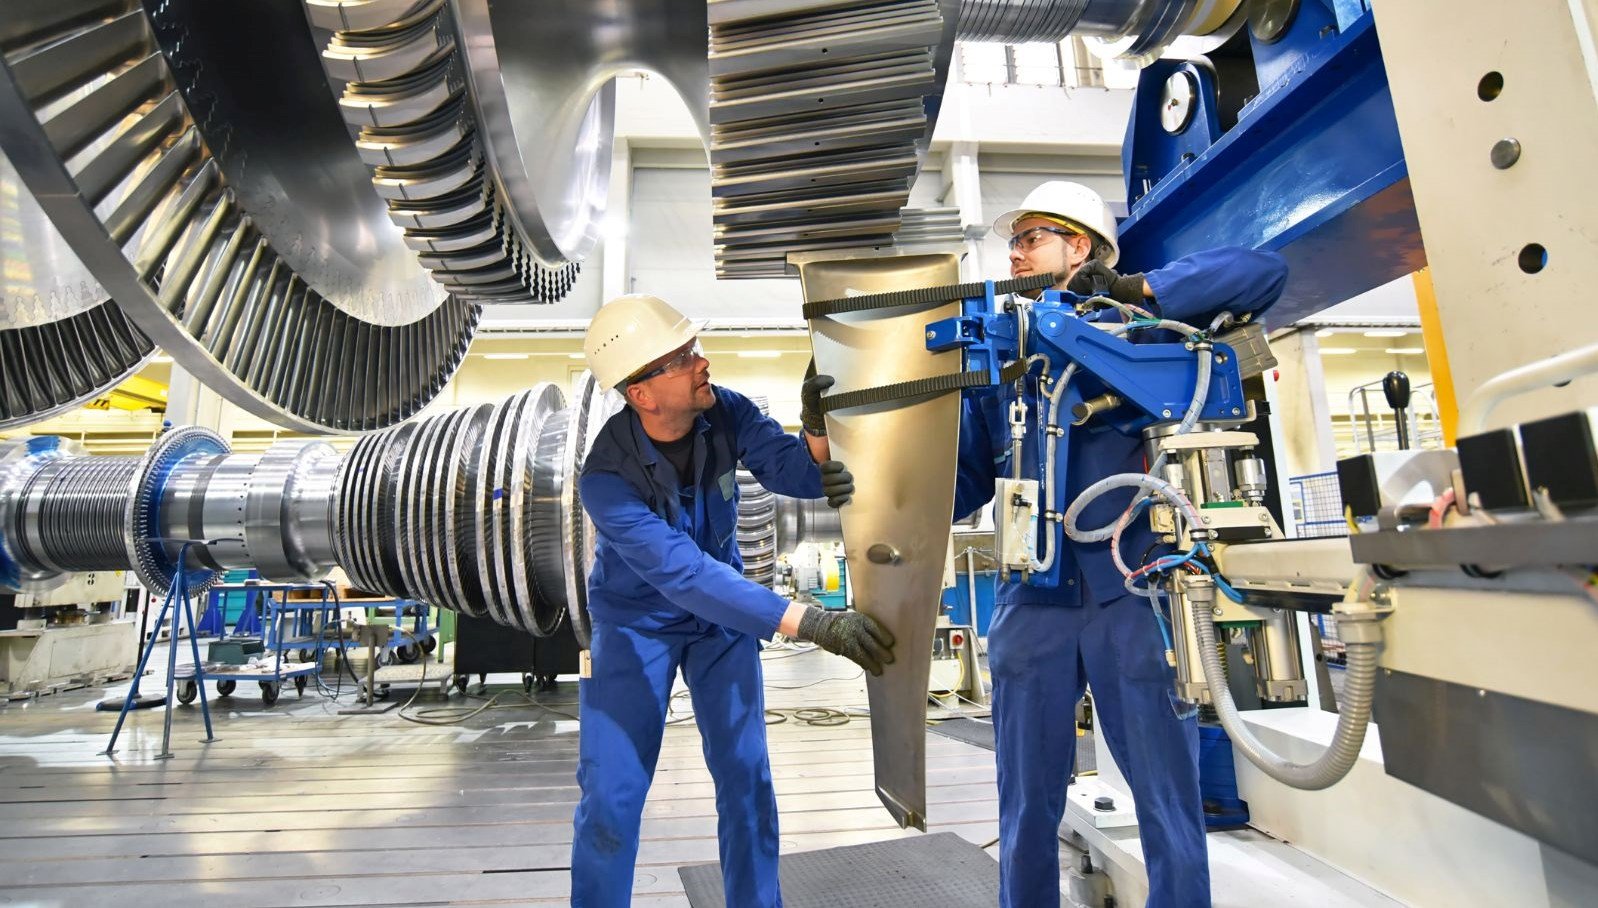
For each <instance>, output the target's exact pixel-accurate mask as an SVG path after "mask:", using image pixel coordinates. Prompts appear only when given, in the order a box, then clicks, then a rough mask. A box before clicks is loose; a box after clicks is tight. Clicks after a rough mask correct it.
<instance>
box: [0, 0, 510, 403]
mask: <svg viewBox="0 0 1598 908" xmlns="http://www.w3.org/2000/svg"><path fill="white" fill-rule="evenodd" d="M156 14H157V19H158V20H159V24H158V25H156V24H152V20H151V19H150V18H149V17H147V16H146V13H145V11H144V10H143V8H142V7H140V6H139V5H138V4H136V3H133V2H130V0H109V2H96V0H88V2H76V3H58V4H44V3H29V4H26V5H23V6H21V7H20V8H12V9H10V10H9V16H8V18H7V19H6V21H5V22H4V25H3V26H0V64H3V65H0V149H3V150H4V151H5V153H6V154H7V155H8V156H9V158H10V161H11V163H12V165H13V166H14V167H15V169H16V171H17V174H18V176H19V177H20V179H21V181H22V182H23V183H24V184H25V185H26V186H27V187H28V189H29V190H30V191H31V193H32V194H33V196H34V198H36V199H37V200H38V201H39V204H40V206H41V208H42V209H43V210H44V212H45V213H46V214H47V215H48V216H49V218H50V220H51V221H52V222H53V223H54V224H55V226H56V228H57V230H59V231H60V233H61V235H62V236H63V237H64V238H65V240H66V242H67V244H68V245H69V246H70V247H71V249H72V251H73V252H74V253H75V254H76V256H77V258H78V259H79V260H80V261H81V262H82V263H83V265H84V266H85V267H86V268H87V269H88V270H89V272H90V273H92V274H93V276H94V277H95V279H96V280H97V281H98V282H99V283H100V285H101V286H102V287H104V289H105V291H106V292H107V294H108V295H109V296H110V297H111V298H112V299H114V300H115V301H116V303H117V305H118V306H120V307H121V309H122V310H123V312H125V313H126V314H127V315H128V316H129V317H130V318H131V319H132V320H133V322H134V323H135V324H137V325H138V327H139V329H140V331H142V332H143V334H144V335H145V336H146V337H148V338H149V339H150V340H153V341H155V342H156V343H157V344H159V345H160V346H161V347H162V348H164V349H166V350H167V351H168V352H170V353H171V354H172V355H173V357H174V358H175V359H176V360H177V361H179V362H180V363H181V364H182V365H183V367H184V368H185V369H186V370H187V371H189V372H190V373H192V374H193V375H195V376H196V377H197V378H199V379H200V380H201V381H203V382H205V383H206V384H207V385H209V386H210V387H212V388H214V389H215V390H217V391H218V392H219V393H221V394H222V395H223V396H225V397H227V398H228V399H229V400H231V401H232V402H234V403H235V404H237V405H239V406H241V407H243V408H244V409H246V410H249V411H251V412H253V413H255V414H257V415H260V416H262V417H265V418H267V419H270V420H272V421H274V422H277V423H279V424H280V425H285V426H290V427H294V428H299V429H303V430H307V431H327V430H335V431H360V430H366V429H373V428H379V427H381V426H385V425H389V424H392V423H394V422H397V421H399V420H402V419H405V418H407V417H409V416H410V415H412V414H414V413H416V412H417V411H418V410H420V409H421V408H422V406H424V405H425V404H426V403H427V402H428V401H429V400H431V399H432V397H433V396H434V395H435V394H437V392H438V390H439V389H440V388H442V387H443V385H444V382H445V381H446V380H447V379H448V378H449V376H450V375H451V374H452V373H453V372H454V370H455V367H456V366H457V365H458V364H459V363H460V360H461V357H462V356H463V355H464V354H465V350H466V345H467V343H468V342H469V340H470V338H471V333H472V331H473V329H474V327H475V325H476V322H477V319H478V309H477V307H476V306H475V305H474V304H472V303H470V302H468V301H466V300H463V299H460V298H458V297H452V296H451V297H445V298H444V299H443V301H442V302H441V303H439V304H437V305H434V306H432V307H431V308H428V307H425V306H424V307H420V308H419V309H413V310H409V314H406V310H405V309H404V306H402V305H395V306H392V307H388V308H389V310H390V317H391V318H393V319H394V320H393V321H392V322H384V321H380V320H377V319H374V318H371V317H368V316H367V315H366V314H364V313H361V312H353V311H350V310H349V309H346V308H343V307H341V306H340V305H338V304H337V303H336V302H335V301H333V300H332V299H330V298H329V297H328V295H327V293H326V292H324V289H319V288H318V287H315V286H312V284H311V283H310V281H309V280H308V276H307V274H302V273H301V271H300V270H299V268H298V267H296V261H295V259H296V258H299V259H301V261H300V262H299V264H301V265H303V264H304V261H305V259H306V257H307V256H308V257H309V258H310V259H311V260H314V259H315V258H316V256H317V255H318V254H319V253H320V252H322V251H323V250H324V249H326V248H331V246H332V240H331V239H330V238H329V237H327V236H324V235H317V234H316V233H315V232H314V231H313V232H308V233H307V234H306V235H299V236H290V235H288V233H286V232H282V231H289V230H290V229H291V227H290V226H285V225H291V224H292V223H295V222H294V221H293V219H292V218H286V219H278V220H276V221H274V219H273V218H272V217H270V216H268V217H267V218H266V222H267V223H268V225H269V226H270V228H271V229H273V230H274V231H279V235H269V234H268V233H266V232H264V231H263V229H262V227H261V226H259V225H258V224H257V223H256V220H255V218H254V217H252V216H251V214H250V213H249V212H248V211H246V210H244V208H243V206H242V205H241V199H245V198H249V199H250V200H252V201H254V200H256V198H257V194H256V193H255V192H254V190H253V189H252V191H251V193H248V194H246V195H241V194H240V191H239V190H238V189H236V188H235V187H234V186H233V185H232V184H231V182H230V177H229V174H228V172H227V170H234V171H235V172H236V171H238V170H239V168H240V166H241V162H240V161H239V160H238V159H239V158H240V157H242V155H239V156H234V155H232V154H231V151H232V149H231V148H230V147H229V146H227V145H226V142H225V139H226V136H224V137H223V141H220V142H219V144H218V145H217V146H216V147H221V148H224V149H225V150H228V151H229V152H230V154H229V156H228V161H229V165H228V167H227V168H226V169H224V167H223V163H222V161H221V159H219V158H218V157H217V155H216V154H215V153H214V152H213V145H212V144H210V143H208V141H207V137H206V135H205V134H204V133H203V132H202V130H201V128H200V126H201V124H200V121H201V120H202V119H205V118H206V117H207V113H206V112H202V113H201V114H199V115H198V116H196V114H195V112H194V111H193V110H192V109H191V107H190V105H189V102H188V99H187V97H186V96H185V93H184V88H185V85H184V83H183V81H182V79H181V78H180V77H179V76H177V75H175V74H174V72H175V70H181V69H183V68H184V67H182V66H174V65H173V64H169V62H168V60H167V58H166V57H165V56H163V55H162V53H161V52H160V43H161V42H160V41H159V40H158V38H157V35H156V29H157V28H160V29H168V28H173V29H181V28H182V24H181V23H174V22H169V21H167V19H166V17H165V16H166V13H165V6H164V5H162V6H158V7H157V8H156ZM178 43H181V42H178ZM271 49H272V50H273V51H274V52H275V51H276V50H277V48H271ZM202 62H203V61H202ZM187 89H188V90H189V91H190V92H198V93H200V94H204V91H203V90H201V89H199V88H198V83H195V84H192V85H188V86H187ZM218 104H221V102H220V101H218ZM206 106H207V107H210V106H211V105H209V104H207V105H206ZM224 109H226V108H224ZM296 122H297V121H288V122H283V123H281V124H278V125H279V126H280V127H281V129H282V130H283V131H284V132H285V133H287V134H289V135H291V136H292V135H293V132H294V127H295V124H296ZM306 122H314V117H308V118H307V120H306ZM205 125H206V128H207V129H210V130H212V131H213V132H214V131H215V130H216V129H217V128H218V127H217V125H216V124H215V123H214V122H208V123H206V124H205ZM314 150H315V149H314V147H313V148H308V149H304V150H303V152H304V153H306V154H313V153H314ZM263 169H264V170H273V169H274V168H273V167H271V166H264V167H263ZM245 184H246V185H248V181H247V180H246V181H245ZM335 194H336V193H335ZM264 197H265V198H266V199H267V200H268V201H275V202H276V203H277V204H281V205H289V204H294V201H293V200H291V199H288V198H285V197H284V196H283V195H282V193H281V191H280V192H278V193H276V194H273V193H270V192H266V193H264ZM262 204H265V203H264V202H263V203H262ZM257 207H262V206H261V205H257ZM269 207H270V206H267V208H269ZM268 214H270V212H268ZM302 226H303V224H302ZM319 229H320V230H321V231H322V232H323V233H332V232H338V231H346V230H348V231H351V232H352V233H355V234H359V233H360V231H359V229H358V227H357V226H356V224H354V223H349V222H341V223H334V224H322V225H321V226H320V228H319ZM356 251H357V253H359V252H360V250H356ZM370 251H371V252H372V253H373V254H374V258H375V253H376V246H373V248H372V249H371V250H370ZM353 264H354V266H355V268H356V270H357V271H358V270H359V267H360V266H361V265H362V264H365V262H364V261H363V260H361V259H359V258H358V259H357V260H356V261H355V262H354V263H353ZM309 276H310V278H312V279H318V280H322V279H325V278H327V276H328V275H327V273H315V272H314V270H313V272H310V273H309ZM322 282H323V284H324V288H326V289H327V291H328V292H334V293H335V294H350V293H351V292H352V290H353V288H351V287H349V286H342V287H332V286H331V284H333V283H336V281H325V280H324V281H322ZM391 292H394V287H393V285H392V284H391V285H388V286H387V287H385V289H384V290H383V291H382V292H377V291H373V293H371V294H367V295H366V296H365V297H362V295H361V294H359V293H355V294H353V295H351V296H349V297H347V298H346V300H345V302H346V303H348V302H349V301H350V300H351V299H363V298H364V299H381V298H382V297H383V293H391ZM398 298H399V297H394V298H393V299H396V300H397V299H398ZM407 302H408V301H407ZM378 308H384V307H383V306H379V307H378Z"/></svg>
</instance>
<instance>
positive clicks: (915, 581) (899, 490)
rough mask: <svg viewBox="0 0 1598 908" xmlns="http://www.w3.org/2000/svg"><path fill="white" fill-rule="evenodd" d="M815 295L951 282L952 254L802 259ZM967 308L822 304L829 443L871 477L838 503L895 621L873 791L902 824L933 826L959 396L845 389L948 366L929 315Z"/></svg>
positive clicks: (956, 361) (874, 700) (855, 551)
mask: <svg viewBox="0 0 1598 908" xmlns="http://www.w3.org/2000/svg"><path fill="white" fill-rule="evenodd" d="M798 264H799V278H800V280H801V281H802V282H803V284H804V294H805V300H806V302H807V303H814V302H817V301H822V300H838V299H841V298H844V297H850V296H854V295H856V294H859V293H883V292H888V291H894V290H902V289H906V288H913V287H930V286H940V285H947V284H952V283H955V282H956V281H957V280H958V279H959V276H960V269H959V260H958V258H957V257H956V256H954V255H952V254H944V255H914V256H897V257H892V258H879V257H865V256H862V257H858V258H852V259H831V260H827V259H820V258H819V257H817V258H815V259H807V258H800V259H799V262H798ZM959 314H960V301H959V300H949V301H945V302H937V303H933V304H930V305H907V306H899V307H896V308H892V309H878V310H873V311H866V312H855V313H847V314H844V313H839V314H834V315H823V316H817V317H814V318H812V319H811V321H810V331H811V343H812V345H813V346H814V348H815V355H816V370H817V371H818V372H820V373H822V374H824V375H831V376H833V377H834V378H836V379H837V384H836V385H834V386H833V391H832V393H831V394H830V395H829V396H828V398H827V400H828V406H829V407H830V408H833V409H829V411H828V413H827V439H828V441H829V442H830V443H831V447H832V456H833V457H835V458H837V459H838V460H841V461H843V462H844V463H846V464H848V465H849V468H850V469H851V470H852V471H854V472H856V473H857V474H858V475H859V476H861V477H862V478H864V477H870V479H869V481H862V482H861V483H860V484H859V488H858V489H857V491H856V492H855V494H854V499H853V501H851V502H850V503H848V504H846V505H844V506H843V507H842V508H840V509H839V515H840V517H841V519H842V521H843V540H844V550H845V552H846V553H847V554H848V559H849V582H850V584H851V585H852V587H853V590H854V601H855V608H857V609H859V610H860V611H863V612H866V613H867V614H869V615H871V616H873V617H875V618H876V619H877V620H879V621H881V622H882V623H883V624H885V625H886V626H887V628H888V630H889V631H891V632H892V633H893V636H894V638H895V640H896V644H895V647H894V662H893V664H892V665H889V666H888V667H887V668H886V669H885V670H884V671H883V673H882V675H881V676H880V677H872V678H868V679H867V680H866V692H867V694H868V695H869V697H870V701H871V743H872V752H873V754H874V758H875V761H876V773H877V796H878V797H879V798H881V799H882V803H883V805H884V806H885V807H887V808H888V811H889V813H891V814H893V817H894V819H896V820H898V821H899V825H901V826H915V827H918V828H920V829H923V830H924V829H926V822H927V803H926V801H927V797H926V740H927V729H926V717H927V675H928V672H929V671H930V670H931V662H932V645H931V642H932V634H933V627H934V626H935V625H936V623H937V618H938V607H939V606H938V601H939V593H940V591H941V588H942V585H943V582H942V581H943V565H944V560H945V558H946V553H947V551H948V542H949V528H950V524H951V520H952V516H951V515H952V512H953V511H954V476H955V455H956V448H957V443H958V441H959V428H960V397H959V395H958V394H948V393H944V394H928V393H922V394H921V395H920V396H914V397H904V396H902V395H899V396H895V395H894V394H891V393H889V394H882V395H878V397H879V398H880V399H875V400H869V399H862V400H860V401H859V402H857V403H854V404H851V405H847V406H842V407H839V406H838V404H839V403H841V402H842V401H843V400H847V398H846V397H845V395H850V394H856V395H857V396H858V393H859V392H871V391H873V390H876V389H884V388H890V387H891V386H895V385H901V383H904V382H915V381H922V380H927V379H935V378H938V377H940V376H949V375H952V374H953V373H957V372H959V371H960V366H961V362H960V354H959V353H958V352H950V353H940V354H935V355H934V354H929V353H928V352H927V350H926V343H925V337H926V326H927V324H928V323H929V322H934V321H937V320H939V319H942V318H950V317H953V316H957V315H959Z"/></svg>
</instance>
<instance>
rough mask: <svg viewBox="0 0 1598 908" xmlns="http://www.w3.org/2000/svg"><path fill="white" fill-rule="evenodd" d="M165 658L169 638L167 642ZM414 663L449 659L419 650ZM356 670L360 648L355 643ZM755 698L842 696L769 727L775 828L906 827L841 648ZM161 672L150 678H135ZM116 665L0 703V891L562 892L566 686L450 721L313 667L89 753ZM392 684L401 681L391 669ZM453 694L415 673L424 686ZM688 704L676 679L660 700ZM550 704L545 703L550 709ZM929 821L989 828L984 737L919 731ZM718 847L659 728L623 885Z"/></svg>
mask: <svg viewBox="0 0 1598 908" xmlns="http://www.w3.org/2000/svg"><path fill="white" fill-rule="evenodd" d="M159 664H162V665H164V659H163V660H161V661H160V662H159ZM428 668H429V671H430V673H431V672H434V671H436V672H439V673H442V672H443V671H444V666H440V665H438V664H437V663H432V664H429V666H428ZM357 670H359V665H358V664H357ZM766 679H767V688H768V693H767V698H768V706H770V707H772V708H775V709H784V710H786V709H793V708H796V707H806V706H827V707H833V708H836V709H841V710H845V711H850V712H853V713H854V714H855V716H854V718H852V719H851V721H849V722H848V723H847V724H845V725H841V726H834V727H816V726H810V725H805V724H803V723H800V722H798V721H795V720H793V719H791V718H790V719H789V720H788V721H786V722H784V723H782V724H777V725H773V726H771V727H770V728H769V739H770V747H771V755H772V765H773V772H774V775H775V777H776V786H777V798H778V806H779V809H780V810H781V817H782V819H781V826H782V848H783V850H784V851H798V850H808V849H814V848H826V847H831V846H835V845H846V844H854V843H859V842H869V841H877V840H882V839H891V838H898V837H901V836H907V835H919V833H917V832H915V831H909V832H906V831H902V830H899V829H898V828H897V827H895V826H894V825H893V822H892V821H891V820H890V819H889V816H888V813H887V811H886V810H884V809H883V808H882V807H881V806H880V804H879V803H878V801H877V798H876V795H875V793H874V792H873V788H872V784H873V783H872V763H871V741H870V726H869V722H868V720H867V719H866V717H865V716H864V706H865V702H866V699H865V685H864V682H863V679H862V677H861V675H860V673H859V671H858V670H857V669H855V668H854V666H853V665H851V664H850V663H848V662H846V661H844V660H842V659H839V658H836V657H833V656H830V655H827V654H825V653H821V652H806V653H802V654H795V653H794V652H793V651H788V650H773V651H770V652H769V653H768V656H767V659H766ZM160 685H161V682H160V681H159V680H155V679H146V682H145V690H147V691H149V690H154V689H156V688H157V687H159V686H160ZM125 690H126V687H125V685H124V686H119V687H113V688H110V689H107V690H84V691H75V692H70V693H65V694H57V695H53V696H49V697H44V698H40V699H38V700H36V701H31V702H27V703H16V704H11V705H9V706H6V707H4V708H0V904H8V905H17V904H26V905H41V906H43V905H62V906H66V905H99V904H123V905H160V906H162V908H186V906H190V905H194V906H199V905H205V906H207V908H215V906H218V905H226V906H229V908H233V906H248V905H262V906H266V905H272V906H280V905H297V906H308V905H480V904H492V905H501V904H565V903H566V901H567V896H568V893H569V891H570V881H569V877H568V865H569V860H570V851H571V817H572V811H573V809H574V807H575V805H576V800H577V787H576V781H575V773H576V760H577V723H576V722H574V721H572V720H570V719H568V718H565V717H563V716H561V715H559V714H558V712H567V713H575V712H576V685H575V682H574V681H566V682H563V683H562V685H561V689H560V690H558V691H555V692H553V693H545V694H540V695H539V699H540V702H541V703H542V704H543V705H544V707H547V708H540V707H537V706H532V705H523V706H520V707H518V708H513V709H503V710H495V711H491V712H487V713H484V714H482V715H480V716H478V717H476V718H474V719H470V720H468V721H466V722H464V723H463V724H460V725H456V726H445V727H429V726H422V725H417V724H413V723H411V722H407V721H405V720H404V719H402V718H400V716H399V715H398V712H397V711H390V712H388V713H384V714H379V715H366V716H340V715H338V710H339V709H340V708H341V707H344V706H348V705H353V703H352V701H353V700H354V694H353V693H351V691H352V690H353V684H351V683H350V682H349V681H348V679H347V678H346V679H345V683H344V690H345V691H346V693H345V695H344V697H343V698H342V699H341V700H340V701H339V702H337V703H335V702H333V701H331V700H328V699H326V698H324V697H320V696H318V695H317V694H316V693H315V688H314V687H313V688H311V689H309V690H307V692H306V695H305V697H304V698H303V699H301V698H298V697H296V696H295V695H294V693H293V692H292V690H290V691H288V692H286V693H285V694H284V695H283V698H282V699H281V700H279V701H278V704H277V705H276V706H275V707H273V708H271V709H264V708H262V707H261V704H260V700H259V695H258V693H257V689H256V686H255V685H253V684H241V685H240V686H239V690H238V692H237V694H236V696H235V697H233V698H231V699H228V700H222V701H220V702H217V701H215V700H214V699H213V704H212V705H213V720H214V722H215V725H216V733H217V736H218V738H219V740H217V741H215V742H214V743H211V744H208V745H206V744H200V743H198V739H199V738H201V737H203V725H202V723H201V721H200V713H199V708H198V704H197V703H196V704H194V705H193V706H188V707H179V708H178V709H177V711H176V713H175V716H174V720H173V728H172V740H173V750H174V751H175V753H176V756H175V757H174V758H173V759H171V760H166V761H159V760H156V759H154V757H155V755H156V753H157V752H158V751H159V750H160V744H161V712H160V711H159V710H153V711H146V712H143V713H139V714H135V715H134V716H132V717H130V718H129V720H128V724H127V726H126V727H125V728H124V730H123V735H122V739H121V741H119V742H118V753H117V754H116V755H115V757H114V758H107V757H104V756H100V755H99V753H98V752H99V751H101V750H103V749H104V748H105V745H106V741H107V739H108V737H109V735H110V731H111V727H112V725H113V723H114V721H115V718H116V717H115V713H102V712H96V711H95V709H94V705H95V703H96V702H97V701H98V700H100V699H102V698H103V697H106V696H109V695H112V694H117V695H120V694H121V693H123V692H125ZM397 693H399V694H400V695H401V696H408V692H405V691H397ZM463 702H464V703H467V704H476V703H478V702H481V701H463V700H462V698H461V697H460V696H459V695H456V696H455V697H453V698H452V699H451V701H450V703H449V704H445V703H444V702H443V701H441V700H439V699H437V697H436V695H434V694H432V693H431V692H429V693H426V694H424V695H423V697H422V698H420V699H419V701H418V704H417V707H418V708H421V707H439V706H444V705H460V704H462V703H463ZM674 705H675V708H676V709H678V710H680V711H681V712H683V713H686V711H687V710H688V709H689V708H690V707H689V706H688V702H687V699H686V698H682V699H679V700H677V701H674ZM557 711H558V712H557ZM927 768H928V786H929V787H928V795H929V804H930V806H929V811H928V812H929V815H930V818H931V829H932V830H934V831H940V830H941V831H951V832H955V833H957V834H959V835H961V836H963V837H965V838H967V839H969V840H971V841H973V842H977V843H979V844H985V843H987V842H989V841H990V840H992V839H993V838H995V837H996V836H997V834H998V811H997V806H996V792H995V788H994V768H993V755H992V754H991V753H990V752H988V751H986V750H982V749H980V748H976V747H972V746H970V745H967V744H963V743H960V742H957V741H952V740H949V739H947V738H943V737H940V736H937V735H932V736H930V737H929V739H928V767H927ZM715 859H716V817H715V803H714V793H713V790H712V786H711V780H710V775H709V773H708V771H707V770H706V768H705V764H704V758H703V756H702V754H701V751H700V744H699V736H698V732H697V730H696V729H695V728H694V726H693V725H692V723H691V722H686V723H683V724H678V725H673V726H671V727H670V728H668V729H667V732H666V740H665V744H664V746H663V748H662V752H661V759H660V766H659V770H658V773H657V775H656V778H655V784H654V787H653V789H652V790H651V791H650V795H649V801H648V803H647V804H646V806H645V818H644V825H643V842H642V845H641V847H640V849H639V856H638V870H637V874H636V876H635V878H634V880H633V891H634V893H635V902H634V903H635V904H637V905H640V906H683V905H686V904H687V901H686V899H685V898H684V896H683V893H682V886H681V884H680V883H679V881H678V876H677V867H678V866H679V865H682V864H685V863H692V862H701V861H713V860H715Z"/></svg>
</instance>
